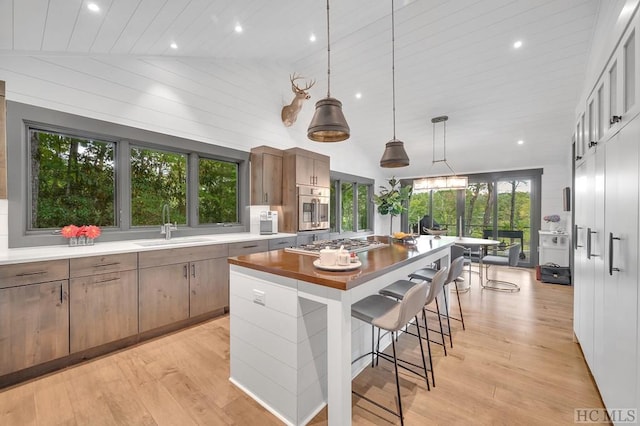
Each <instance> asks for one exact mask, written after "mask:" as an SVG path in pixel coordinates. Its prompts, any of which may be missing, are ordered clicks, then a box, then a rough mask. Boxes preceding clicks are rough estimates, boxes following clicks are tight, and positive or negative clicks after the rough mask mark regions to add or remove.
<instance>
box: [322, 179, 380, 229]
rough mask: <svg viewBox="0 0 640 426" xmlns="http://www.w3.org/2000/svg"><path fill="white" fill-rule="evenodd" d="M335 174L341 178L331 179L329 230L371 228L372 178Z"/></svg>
mask: <svg viewBox="0 0 640 426" xmlns="http://www.w3.org/2000/svg"><path fill="white" fill-rule="evenodd" d="M335 174H336V176H337V175H340V177H341V179H337V178H332V179H331V214H330V228H331V230H332V231H334V232H356V231H367V230H371V229H372V226H371V225H370V221H371V206H372V203H371V191H372V187H373V180H372V179H367V178H361V177H358V176H351V175H344V174H341V173H335ZM332 176H333V174H332Z"/></svg>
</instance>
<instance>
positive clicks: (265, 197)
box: [264, 192, 269, 203]
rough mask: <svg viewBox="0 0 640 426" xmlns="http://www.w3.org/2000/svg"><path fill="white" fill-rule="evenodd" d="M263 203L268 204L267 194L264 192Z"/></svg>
mask: <svg viewBox="0 0 640 426" xmlns="http://www.w3.org/2000/svg"><path fill="white" fill-rule="evenodd" d="M264 202H265V203H268V202H269V193H268V192H265V193H264Z"/></svg>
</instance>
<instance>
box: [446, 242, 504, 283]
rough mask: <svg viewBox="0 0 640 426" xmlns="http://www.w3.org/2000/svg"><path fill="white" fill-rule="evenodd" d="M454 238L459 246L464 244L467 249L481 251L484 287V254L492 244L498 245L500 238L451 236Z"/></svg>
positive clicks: (479, 271)
mask: <svg viewBox="0 0 640 426" xmlns="http://www.w3.org/2000/svg"><path fill="white" fill-rule="evenodd" d="M450 238H452V239H453V244H455V245H458V246H462V247H464V248H466V249H469V250H470V251H471V252H473V251H474V249H476V250H478V251H479V253H480V254H479V256H478V275H479V276H480V287H481V288H482V287H484V281H483V277H482V267H483V265H482V258H483V257H484V255H485V254H486V252H487V249H488V248H489V247H492V246H497V245H498V244H500V241H498V240H490V239H487V238H475V237H450ZM467 285H468V286H469V288H470V286H471V282H469V283H468V284H467ZM460 290H466V289H462V288H461V289H460Z"/></svg>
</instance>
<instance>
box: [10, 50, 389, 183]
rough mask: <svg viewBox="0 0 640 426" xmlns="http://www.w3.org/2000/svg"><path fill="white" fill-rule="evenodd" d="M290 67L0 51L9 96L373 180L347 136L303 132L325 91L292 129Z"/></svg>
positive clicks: (371, 170)
mask: <svg viewBox="0 0 640 426" xmlns="http://www.w3.org/2000/svg"><path fill="white" fill-rule="evenodd" d="M289 74H290V70H288V69H287V68H286V67H284V66H282V65H280V64H277V63H266V62H264V61H261V62H253V61H245V62H238V61H232V60H223V61H221V60H218V61H215V60H204V59H196V58H153V57H128V56H127V57H124V56H90V57H78V56H68V55H36V56H31V55H19V54H18V55H16V54H13V55H10V54H5V55H0V80H5V81H6V83H7V100H11V101H17V102H22V103H26V104H31V105H37V106H41V107H45V108H50V109H55V110H59V111H64V112H69V113H72V114H78V115H82V116H86V117H91V118H96V119H100V120H105V121H109V122H114V123H118V124H124V125H128V126H133V127H138V128H142V129H146V130H152V131H155V132H161V133H166V134H169V135H175V136H180V137H184V138H189V139H194V140H198V141H202V142H206V143H211V144H215V145H220V146H226V147H232V148H235V149H240V150H245V151H248V150H249V149H251V148H252V147H254V146H258V145H269V146H273V147H276V148H283V149H286V148H291V147H294V146H300V147H303V148H305V149H309V150H312V151H319V152H323V153H325V154H328V155H330V156H331V168H332V170H336V171H341V172H345V173H351V174H356V175H363V176H369V177H372V178H375V173H377V165H374V166H376V167H372V166H371V165H368V164H363V163H361V162H358V161H357V157H358V155H357V153H358V146H357V145H355V144H354V143H350V142H349V141H347V142H345V143H339V144H331V146H328V145H327V144H318V143H315V142H311V141H309V140H308V139H307V137H306V129H307V125H308V123H309V121H310V120H311V116H312V114H313V110H314V104H315V101H317V100H318V99H319V97H320V96H322V95H321V94H322V90H321V89H316V90H315V91H314V92H312V96H313V98H312V99H311V100H310V101H309V102H307V104H306V105H305V106H304V108H303V110H302V111H301V113H300V115H299V117H298V121H297V122H296V123H295V124H294V125H293V126H292V127H290V128H286V127H284V125H283V124H282V122H281V120H280V110H281V108H282V106H283V105H284V104H287V103H289V102H290V101H291V98H292V96H293V94H292V93H291V86H290V82H289Z"/></svg>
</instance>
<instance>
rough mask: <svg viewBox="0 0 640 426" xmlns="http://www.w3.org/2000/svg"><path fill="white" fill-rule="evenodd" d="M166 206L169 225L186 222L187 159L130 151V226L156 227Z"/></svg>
mask: <svg viewBox="0 0 640 426" xmlns="http://www.w3.org/2000/svg"><path fill="white" fill-rule="evenodd" d="M165 204H168V205H169V211H170V219H171V220H170V221H171V223H177V224H179V225H185V224H186V223H187V158H186V157H185V156H184V155H182V154H176V153H172V152H164V151H157V150H154V149H146V148H131V225H133V226H144V225H159V224H161V223H162V207H163V206H164V205H165Z"/></svg>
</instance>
